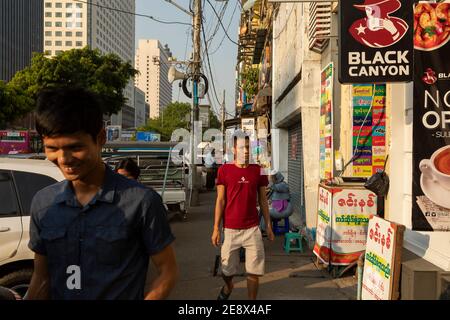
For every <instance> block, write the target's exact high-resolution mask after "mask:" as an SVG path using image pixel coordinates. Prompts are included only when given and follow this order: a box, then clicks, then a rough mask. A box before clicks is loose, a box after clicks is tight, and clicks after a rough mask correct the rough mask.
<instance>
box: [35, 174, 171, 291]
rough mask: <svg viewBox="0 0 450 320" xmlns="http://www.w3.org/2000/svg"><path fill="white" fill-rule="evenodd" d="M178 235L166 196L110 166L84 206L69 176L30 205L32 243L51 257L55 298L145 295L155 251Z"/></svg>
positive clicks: (39, 250)
mask: <svg viewBox="0 0 450 320" xmlns="http://www.w3.org/2000/svg"><path fill="white" fill-rule="evenodd" d="M174 239H175V238H174V236H173V234H172V232H171V229H170V226H169V223H168V220H167V212H166V210H165V208H164V205H163V203H162V199H161V196H160V195H159V194H158V193H157V192H155V191H154V190H152V189H150V188H147V187H145V186H143V185H141V184H139V183H138V182H136V181H134V180H131V179H128V178H126V177H124V176H122V175H119V174H117V173H115V172H113V171H112V170H111V169H109V168H108V167H106V172H105V180H104V183H103V186H102V188H101V189H100V190H99V192H98V193H97V194H96V195H95V196H94V198H93V199H92V200H91V201H90V202H89V204H87V205H86V206H84V207H82V206H81V205H80V204H79V202H78V201H77V199H76V196H75V194H74V192H73V190H72V187H71V183H70V182H69V181H67V180H65V181H62V182H59V183H56V184H54V185H51V186H49V187H47V188H45V189H43V190H41V191H39V192H38V193H37V194H36V195H35V197H34V199H33V202H32V205H31V219H30V242H29V244H28V246H29V248H30V249H31V250H33V251H34V252H36V253H38V254H41V255H45V256H47V260H48V270H49V275H50V294H51V298H52V299H143V298H144V286H145V280H146V275H147V269H148V263H149V258H150V256H152V255H154V254H157V253H159V252H161V251H162V250H163V249H164V248H165V247H166V246H168V245H169V244H171V243H172V242H173V241H174ZM78 275H79V278H74V277H77V276H78ZM77 279H79V281H77Z"/></svg>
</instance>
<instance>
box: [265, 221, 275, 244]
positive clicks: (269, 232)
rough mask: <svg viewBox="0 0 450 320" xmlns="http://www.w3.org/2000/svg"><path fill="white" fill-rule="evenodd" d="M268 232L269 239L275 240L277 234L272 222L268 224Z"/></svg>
mask: <svg viewBox="0 0 450 320" xmlns="http://www.w3.org/2000/svg"><path fill="white" fill-rule="evenodd" d="M266 233H267V239H269V240H270V241H273V240H275V234H274V233H273V230H272V225H271V224H270V223H268V224H266Z"/></svg>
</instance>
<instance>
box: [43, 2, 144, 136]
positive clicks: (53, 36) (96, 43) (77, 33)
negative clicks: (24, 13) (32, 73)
mask: <svg viewBox="0 0 450 320" xmlns="http://www.w3.org/2000/svg"><path fill="white" fill-rule="evenodd" d="M135 9H136V5H135V0H90V1H76V0H44V50H45V51H46V52H47V54H49V55H52V56H53V55H56V54H58V53H59V52H62V51H65V50H70V49H73V48H83V47H84V46H86V45H87V46H89V47H90V48H92V49H99V50H100V51H101V52H103V53H115V54H117V55H118V56H119V57H120V58H121V59H122V60H124V61H129V62H131V63H132V64H134V36H135V19H134V15H133V14H128V13H126V12H131V13H134V12H135ZM124 95H125V97H126V98H127V100H128V102H127V104H126V105H125V106H124V107H123V109H122V112H120V113H119V114H118V115H113V116H112V117H111V123H110V124H113V125H122V126H123V127H124V128H130V127H134V126H135V115H134V84H133V80H130V82H129V83H128V85H127V87H126V88H125V90H124Z"/></svg>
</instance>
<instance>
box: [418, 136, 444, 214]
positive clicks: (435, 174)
mask: <svg viewBox="0 0 450 320" xmlns="http://www.w3.org/2000/svg"><path fill="white" fill-rule="evenodd" d="M419 168H420V171H421V172H422V176H421V185H422V191H423V192H424V193H425V195H426V196H427V197H428V198H430V200H431V201H433V202H435V203H436V204H437V205H440V206H443V207H445V208H449V207H450V206H449V200H448V199H447V198H449V196H450V194H449V193H448V192H450V145H448V146H445V147H442V148H440V149H438V150H436V151H435V152H434V153H433V154H432V155H431V157H430V159H423V160H422V161H421V162H420V164H419Z"/></svg>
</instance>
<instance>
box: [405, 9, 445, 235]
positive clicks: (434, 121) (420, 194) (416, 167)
mask: <svg viewBox="0 0 450 320" xmlns="http://www.w3.org/2000/svg"><path fill="white" fill-rule="evenodd" d="M414 12H415V15H414V19H415V22H414V25H415V26H416V28H414V49H415V51H414V112H413V117H414V120H413V170H412V171H413V188H412V194H413V197H412V198H413V205H412V229H413V230H421V231H450V196H449V194H450V58H449V57H450V41H449V40H450V32H448V30H449V28H450V3H448V2H447V3H420V4H418V5H417V6H416V8H415V11H414Z"/></svg>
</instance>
